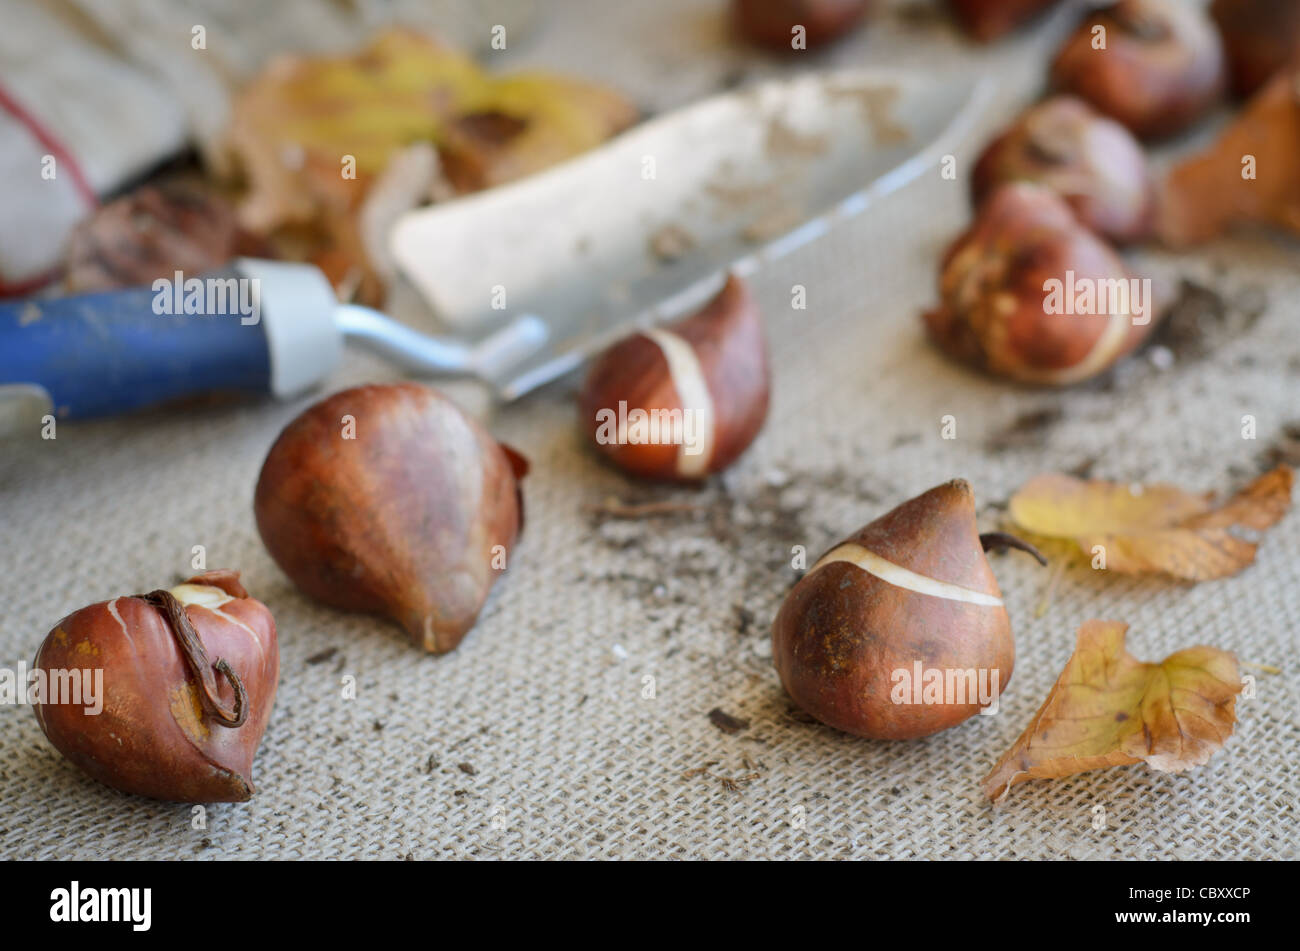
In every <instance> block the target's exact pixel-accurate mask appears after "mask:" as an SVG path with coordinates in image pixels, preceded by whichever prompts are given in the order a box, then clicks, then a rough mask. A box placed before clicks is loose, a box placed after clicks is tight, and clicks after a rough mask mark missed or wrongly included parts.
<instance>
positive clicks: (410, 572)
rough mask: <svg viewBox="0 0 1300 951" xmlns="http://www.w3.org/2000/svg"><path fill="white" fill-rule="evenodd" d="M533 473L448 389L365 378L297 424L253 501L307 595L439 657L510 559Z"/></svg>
mask: <svg viewBox="0 0 1300 951" xmlns="http://www.w3.org/2000/svg"><path fill="white" fill-rule="evenodd" d="M526 470H527V464H526V463H525V462H524V461H523V459H522V457H520V456H519V455H518V454H517V453H514V452H513V451H512V450H508V449H506V448H505V447H503V446H502V445H500V444H499V443H497V441H496V440H494V439H493V438H492V437H491V436H489V435H488V434H487V433H486V432H485V431H484V430H483V428H482V427H481V426H479V425H478V423H476V422H474V420H472V419H470V418H469V417H468V416H466V415H465V413H463V412H462V411H461V410H460V409H459V408H458V407H457V406H456V404H455V403H453V402H452V401H451V400H449V399H447V397H445V396H443V395H442V394H441V393H439V392H437V391H436V390H433V389H430V388H429V387H425V386H419V385H417V384H414V383H399V384H392V385H374V386H359V387H356V388H354V389H350V390H344V391H342V392H341V393H335V394H334V395H333V396H330V397H327V398H326V399H324V400H322V401H320V402H319V403H317V404H315V405H314V406H311V407H309V408H308V409H306V410H305V411H304V412H303V413H302V414H301V415H300V416H298V418H297V419H295V420H293V422H291V423H290V424H289V425H288V426H287V427H285V430H284V432H282V433H281V434H280V436H279V438H278V439H276V441H275V444H274V445H273V446H272V447H271V451H270V453H268V455H267V457H266V462H265V463H263V465H262V473H261V475H260V476H259V477H258V480H257V491H256V493H255V496H254V502H253V507H254V512H255V514H256V516H257V527H258V531H260V532H261V535H262V541H263V542H264V543H265V545H266V548H267V551H269V552H270V553H271V557H272V558H274V559H275V561H276V563H277V564H278V565H279V566H280V568H281V569H283V571H284V573H285V574H286V575H288V576H289V578H290V579H291V580H292V581H293V583H294V584H296V585H297V586H298V587H299V588H301V589H302V590H303V591H304V592H306V593H307V594H308V595H310V596H311V597H313V598H315V599H317V600H318V601H321V602H323V603H325V604H328V605H331V606H333V607H336V608H342V609H343V610H346V611H359V612H363V613H367V614H378V615H382V616H384V617H387V618H390V619H392V620H394V621H396V622H397V623H398V624H400V625H401V626H402V627H403V628H405V630H406V631H407V633H408V634H409V635H410V636H411V639H412V640H413V641H415V643H416V644H419V645H420V646H421V647H423V648H424V649H425V650H427V651H430V652H432V653H437V654H441V653H444V652H446V651H449V650H451V649H453V648H454V647H455V646H456V645H457V644H459V643H460V641H461V639H462V638H463V637H464V636H465V634H466V633H468V631H469V630H470V628H471V627H473V626H474V622H475V620H476V619H477V618H478V614H479V611H480V610H481V609H482V607H483V604H484V602H485V601H486V600H487V596H488V590H489V589H490V588H491V587H492V584H493V582H494V581H495V580H496V579H497V577H498V576H499V575H500V574H501V573H502V571H503V570H504V569H505V567H506V559H507V556H508V554H509V552H510V550H511V549H512V548H513V547H514V544H515V538H516V536H517V535H518V533H519V529H520V526H521V525H522V522H523V506H522V501H521V498H520V493H519V479H520V478H522V476H523V475H524V473H525V472H526Z"/></svg>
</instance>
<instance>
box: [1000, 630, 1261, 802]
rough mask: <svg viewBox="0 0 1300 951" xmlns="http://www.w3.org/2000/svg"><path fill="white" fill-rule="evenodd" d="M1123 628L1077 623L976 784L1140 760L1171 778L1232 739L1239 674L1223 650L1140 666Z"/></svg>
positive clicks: (1199, 650)
mask: <svg viewBox="0 0 1300 951" xmlns="http://www.w3.org/2000/svg"><path fill="white" fill-rule="evenodd" d="M1127 631H1128V625H1127V624H1124V623H1122V622H1120V621H1087V622H1085V623H1084V625H1083V626H1082V627H1080V628H1079V634H1078V641H1077V643H1076V644H1075V648H1074V653H1073V654H1072V655H1071V656H1070V659H1069V661H1067V662H1066V665H1065V669H1064V670H1063V671H1061V676H1060V677H1058V678H1057V679H1056V684H1055V685H1054V686H1053V687H1052V691H1051V693H1049V694H1048V695H1047V699H1046V700H1045V701H1043V705H1042V706H1041V707H1039V708H1038V712H1037V713H1036V714H1034V718H1033V719H1032V720H1031V721H1030V722H1029V726H1028V727H1026V728H1025V732H1024V733H1022V734H1020V738H1019V739H1018V740H1016V742H1015V743H1014V744H1013V745H1012V747H1011V749H1009V750H1007V752H1006V753H1004V754H1003V756H1002V758H1001V759H1000V760H998V762H997V765H996V766H994V767H993V770H992V771H991V772H990V773H989V774H988V776H986V777H985V778H984V793H985V795H987V796H988V797H989V798H990V799H993V800H998V799H1001V798H1003V797H1004V796H1005V795H1006V794H1007V792H1008V791H1009V790H1010V788H1011V787H1012V786H1014V785H1016V784H1017V783H1023V782H1027V781H1028V780H1031V779H1059V778H1061V777H1063V776H1072V775H1074V774H1075V773H1082V772H1086V771H1087V770H1090V769H1104V768H1106V767H1108V766H1125V765H1128V764H1131V763H1143V762H1144V763H1146V764H1147V765H1148V766H1150V767H1151V768H1152V769H1155V770H1159V771H1161V772H1166V773H1177V772H1181V771H1183V770H1185V769H1191V768H1192V767H1194V766H1201V765H1203V764H1205V763H1206V762H1208V761H1209V759H1210V757H1211V756H1213V755H1214V754H1215V753H1216V752H1217V751H1218V750H1219V749H1220V748H1221V747H1222V746H1223V743H1224V741H1225V740H1226V739H1227V738H1228V737H1229V736H1230V735H1231V734H1232V728H1233V724H1235V723H1236V711H1235V707H1236V698H1237V694H1238V693H1240V692H1241V686H1242V685H1241V674H1240V672H1239V671H1238V668H1237V660H1236V658H1235V657H1233V655H1232V654H1229V653H1227V652H1226V651H1221V650H1219V649H1218V648H1215V647H1204V646H1202V647H1190V648H1188V649H1187V650H1182V651H1178V652H1177V653H1174V654H1170V655H1169V656H1168V657H1166V658H1165V659H1164V660H1163V661H1161V662H1160V663H1158V664H1148V663H1143V662H1142V661H1140V660H1138V659H1137V658H1135V657H1134V656H1133V655H1132V654H1130V653H1129V652H1128V651H1127V650H1125V649H1124V636H1125V634H1126V633H1127Z"/></svg>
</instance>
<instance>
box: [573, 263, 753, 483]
mask: <svg viewBox="0 0 1300 951" xmlns="http://www.w3.org/2000/svg"><path fill="white" fill-rule="evenodd" d="M665 335H666V336H665ZM666 345H668V346H674V347H676V348H677V351H678V352H680V351H681V350H682V348H683V347H685V348H689V353H688V354H683V356H684V357H686V359H677V360H676V362H675V363H674V362H671V361H670V357H672V356H673V351H670V350H669V349H666ZM692 355H693V359H690V357H691V356H692ZM770 389H771V370H770V367H769V364H768V356H767V344H766V341H765V339H764V334H763V322H762V318H761V316H760V315H759V312H758V306H757V304H756V303H755V301H754V299H753V296H752V295H751V294H750V292H749V289H748V288H747V287H746V286H745V284H744V282H742V281H741V280H740V279H739V278H737V277H735V276H730V277H728V279H727V282H726V284H725V285H724V286H723V288H722V290H721V291H719V292H718V295H717V296H716V297H714V298H713V299H712V300H711V301H709V303H708V304H706V305H705V306H704V308H703V309H701V310H700V311H698V312H697V313H695V314H692V315H691V316H689V317H687V318H685V319H684V320H681V321H678V322H676V323H673V324H667V325H665V326H663V327H661V328H655V329H654V330H653V331H647V332H639V333H634V334H631V335H629V336H627V337H625V338H623V339H622V340H620V341H618V342H617V343H615V344H614V345H613V346H611V347H610V348H609V349H607V350H606V351H605V352H604V353H602V354H601V355H600V356H599V357H597V358H596V360H595V361H594V362H593V363H592V366H591V369H590V371H589V372H588V374H587V379H586V382H585V384H584V385H583V388H582V395H581V397H580V399H579V414H580V417H581V419H582V424H583V427H584V429H585V430H586V432H587V435H588V436H589V438H590V439H591V442H592V444H593V445H594V446H595V447H596V449H597V451H598V452H599V453H600V454H601V455H603V456H604V457H605V458H607V459H608V460H609V461H611V462H612V463H614V465H616V466H618V467H619V468H620V469H622V470H624V471H625V472H628V473H631V474H632V475H635V476H640V477H642V478H647V479H660V480H667V481H684V482H692V481H698V480H700V479H703V478H705V477H707V476H708V475H710V474H712V473H715V472H720V471H721V470H723V469H725V468H726V467H727V466H729V465H731V464H732V463H733V462H735V461H736V459H737V458H738V457H739V456H740V454H741V453H743V452H744V451H745V449H747V448H748V447H749V445H750V443H752V442H753V441H754V438H755V437H756V436H757V435H758V433H759V430H760V429H762V427H763V421H764V420H765V419H766V418H767V408H768V398H769V393H770ZM692 393H696V394H699V395H700V396H705V395H706V396H707V400H706V402H707V407H700V406H692V402H693V401H692V399H691V398H690V394H692ZM624 405H625V407H626V409H627V410H628V411H629V412H630V411H632V410H641V411H644V412H645V413H646V414H652V413H659V412H663V413H673V412H677V411H684V410H686V409H693V410H694V411H695V413H696V415H695V419H696V420H698V421H699V423H698V425H699V427H700V430H701V432H700V434H699V435H700V438H699V439H697V441H696V445H697V447H699V448H700V451H699V452H698V453H695V454H693V455H692V454H690V453H688V452H686V451H685V449H686V448H687V447H686V446H685V445H684V444H683V443H682V442H676V443H675V442H671V441H668V440H665V439H661V440H660V441H658V442H633V441H631V440H629V439H624V438H613V439H611V438H610V436H611V432H612V429H611V426H610V425H609V423H610V420H611V418H614V419H616V418H618V417H619V415H620V413H621V412H622V410H621V407H622V406H624ZM704 409H707V412H704V411H702V410H704ZM624 415H625V416H626V414H624ZM629 432H631V430H629ZM680 435H681V436H682V439H683V440H688V439H689V438H690V436H689V434H686V433H682V434H680Z"/></svg>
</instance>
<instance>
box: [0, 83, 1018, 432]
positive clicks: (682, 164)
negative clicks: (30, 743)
mask: <svg viewBox="0 0 1300 951" xmlns="http://www.w3.org/2000/svg"><path fill="white" fill-rule="evenodd" d="M992 91H993V89H992V85H991V83H989V82H988V81H982V82H978V83H972V82H970V81H969V80H968V79H966V78H964V77H947V78H945V77H943V76H941V75H934V74H929V73H927V74H917V73H914V72H908V71H905V70H885V69H859V70H848V71H840V72H832V73H809V74H805V75H801V76H797V77H795V78H793V79H785V80H774V81H770V82H766V83H763V84H760V85H757V86H755V87H751V88H748V89H742V90H738V91H735V92H731V93H726V94H723V95H720V96H716V97H713V98H710V99H706V100H703V101H701V102H699V103H696V104H694V105H691V106H688V107H685V108H683V109H680V110H677V111H674V112H672V113H669V114H667V115H664V116H662V117H659V118H657V119H652V120H650V121H648V122H646V123H643V124H642V125H640V126H638V127H637V128H635V129H633V130H631V131H629V132H627V133H624V134H623V135H621V136H619V137H617V138H616V139H613V140H611V141H610V142H608V143H606V144H605V145H603V146H600V147H598V148H596V149H594V150H592V151H590V152H588V153H585V154H584V155H581V156H579V157H577V158H575V159H572V160H570V161H568V162H565V163H563V164H561V165H558V166H556V167H554V168H552V169H549V170H547V171H543V172H540V173H538V174H535V175H532V176H530V177H528V178H526V179H523V180H521V181H518V182H515V183H512V184H508V185H504V186H499V187H497V188H494V189H491V190H489V191H486V192H481V193H478V194H475V195H471V196H467V197H464V198H460V199H457V200H454V201H451V202H447V203H444V204H439V205H434V206H432V207H430V208H427V209H421V210H418V211H415V212H410V213H408V214H407V215H405V216H403V217H402V218H401V219H399V220H398V222H397V224H396V225H395V227H394V228H393V231H392V234H391V236H390V238H391V240H390V245H391V251H392V254H393V257H394V259H395V260H396V262H397V264H398V267H399V269H400V271H401V273H402V277H403V280H404V281H405V282H406V283H407V284H408V285H409V286H410V287H413V288H414V289H415V290H416V291H417V292H418V294H419V296H420V298H422V303H423V305H427V306H429V307H431V308H432V310H433V311H434V313H435V314H436V315H437V317H438V319H439V322H440V323H441V325H442V326H443V327H444V328H446V329H448V330H450V331H451V335H448V336H435V335H431V334H428V333H425V332H422V331H420V330H416V329H414V327H413V326H412V325H413V324H414V325H420V324H427V323H428V315H427V314H418V313H413V314H411V315H410V316H409V317H408V319H407V320H406V321H405V322H403V321H398V320H395V319H393V318H392V317H390V316H387V315H385V314H383V313H380V312H379V311H376V310H372V309H370V308H365V307H360V306H357V305H352V304H339V303H338V302H337V300H336V298H335V296H334V293H333V290H332V288H331V287H330V285H329V283H328V281H326V279H325V277H324V276H323V275H322V274H321V273H320V272H319V271H317V270H316V269H315V268H313V267H311V266H310V265H305V264H296V263H288V262H277V261H263V260H256V259H240V260H238V261H236V262H234V265H233V267H232V268H230V269H228V270H227V271H226V272H223V273H219V274H211V275H200V276H196V277H191V276H188V275H183V274H176V275H174V276H173V278H171V279H162V280H160V281H159V282H155V284H154V285H153V286H151V287H142V288H134V289H129V290H122V291H111V292H106V293H100V294H90V295H82V296H78V297H67V298H55V299H48V300H29V301H19V302H14V303H7V304H4V305H0V434H2V433H3V431H4V430H5V429H6V428H7V429H10V430H13V429H15V428H17V429H19V430H20V431H30V430H28V429H27V427H29V426H31V425H32V419H31V416H32V413H33V412H34V411H35V410H36V409H37V408H45V409H46V410H47V411H48V412H52V413H53V414H55V415H56V416H57V417H58V418H60V419H62V418H77V417H90V416H103V415H110V414H115V413H121V412H127V411H130V410H134V409H138V408H141V407H145V406H152V405H158V404H162V403H167V402H172V401H177V400H182V399H185V398H189V397H195V396H200V395H204V394H208V393H213V392H243V393H262V394H270V395H272V396H275V397H278V398H290V397H293V396H296V395H298V394H300V393H302V392H304V391H306V390H308V389H310V388H312V387H313V386H316V385H318V384H319V383H321V382H323V381H324V380H326V379H327V378H328V377H329V375H330V374H331V373H332V372H333V371H334V370H335V369H336V367H337V366H338V364H339V362H340V360H341V359H342V353H343V347H344V345H345V344H357V345H360V346H362V347H365V348H367V349H370V350H372V351H375V352H378V353H380V354H381V355H383V356H385V357H387V358H388V359H391V360H393V361H395V362H397V363H398V364H399V365H401V366H402V367H403V368H405V369H407V370H409V371H411V372H413V373H416V374H421V375H444V374H456V375H468V376H472V377H476V378H478V379H480V380H482V381H483V382H484V383H486V384H487V385H488V386H489V388H490V389H491V390H492V392H493V393H494V395H495V396H496V397H497V398H498V399H500V400H503V401H510V400H514V399H517V398H518V397H520V396H522V395H524V394H526V393H528V392H530V391H531V390H533V389H535V388H537V387H539V386H541V385H543V384H545V383H547V382H549V381H551V380H554V379H556V378H557V377H560V376H563V375H565V374H567V373H568V372H570V371H571V370H573V369H574V368H576V367H577V366H579V365H580V364H581V363H582V361H583V360H584V359H585V358H586V357H587V356H589V355H590V354H592V353H594V352H597V351H599V350H600V349H603V348H604V347H605V346H607V345H608V344H609V343H610V342H612V341H613V340H614V339H616V338H617V337H619V336H621V335H623V334H625V333H627V332H630V330H631V329H633V328H636V327H644V326H648V325H652V324H654V323H657V322H660V321H665V320H671V319H674V318H676V317H679V316H681V315H682V314H683V313H685V312H687V311H688V310H690V309H692V308H693V307H696V306H698V305H700V304H701V303H703V302H704V300H706V299H707V298H708V297H709V296H710V295H711V294H712V293H713V292H715V291H716V290H717V288H718V287H720V286H721V283H722V281H723V279H724V278H725V275H726V274H727V272H729V271H730V272H734V273H737V274H739V275H740V276H748V275H751V274H753V273H755V272H757V271H758V270H760V269H761V268H762V267H763V266H764V265H766V264H768V263H770V262H773V261H776V260H779V259H780V258H783V257H785V256H787V255H789V254H790V253H792V252H793V251H795V250H796V249H798V248H801V247H804V246H805V245H807V244H808V243H810V242H812V241H814V240H815V239H817V238H818V237H820V236H822V235H824V234H825V233H827V232H828V231H830V230H831V229H832V228H833V227H835V226H836V224H838V223H839V222H841V221H843V220H845V219H849V218H853V217H856V216H858V215H860V214H862V212H863V211H864V210H865V209H866V208H868V207H869V206H870V205H871V204H872V202H873V201H875V200H877V199H878V198H880V197H881V196H883V195H885V194H888V193H890V192H892V191H895V190H897V189H898V188H900V187H902V186H903V185H905V184H906V183H908V182H910V181H912V180H913V179H915V178H916V177H918V176H919V175H921V174H923V173H925V172H926V171H927V170H936V171H937V169H938V166H939V163H940V160H941V158H942V156H943V155H944V154H945V152H946V151H948V150H950V149H952V148H954V147H955V144H956V143H957V142H958V141H959V140H960V138H961V137H962V136H963V135H964V134H965V132H966V131H967V129H968V128H969V127H970V125H971V124H972V123H973V121H974V119H975V118H976V116H977V115H978V113H979V112H980V111H981V110H982V108H983V106H984V105H986V104H987V102H988V101H989V99H990V98H991V95H992ZM186 311H190V312H189V313H187V312H186ZM510 314H514V315H515V316H514V317H513V318H511V317H510V316H509V315H510ZM42 393H43V394H44V397H43V398H42Z"/></svg>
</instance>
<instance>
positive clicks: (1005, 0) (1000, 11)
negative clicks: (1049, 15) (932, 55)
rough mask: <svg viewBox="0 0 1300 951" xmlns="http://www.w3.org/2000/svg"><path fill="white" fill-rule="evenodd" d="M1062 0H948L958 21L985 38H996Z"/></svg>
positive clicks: (971, 33) (977, 37)
mask: <svg viewBox="0 0 1300 951" xmlns="http://www.w3.org/2000/svg"><path fill="white" fill-rule="evenodd" d="M1059 2H1060V0H948V6H949V7H951V8H952V12H953V13H954V14H955V15H956V17H957V21H958V22H959V23H960V24H961V26H962V29H964V30H965V31H966V32H967V33H969V34H970V35H971V36H973V37H975V39H977V40H980V41H981V42H985V43H987V42H989V41H990V40H996V39H997V38H998V37H1000V36H1002V35H1003V34H1006V33H1010V32H1011V31H1012V30H1014V29H1016V28H1017V27H1019V26H1022V25H1024V24H1025V23H1028V22H1029V21H1030V20H1032V19H1033V18H1034V17H1036V16H1037V15H1038V14H1040V13H1042V12H1044V11H1045V10H1047V9H1048V8H1049V7H1054V6H1056V5H1057V4H1058V3H1059Z"/></svg>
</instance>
